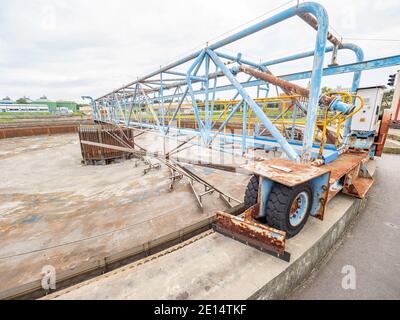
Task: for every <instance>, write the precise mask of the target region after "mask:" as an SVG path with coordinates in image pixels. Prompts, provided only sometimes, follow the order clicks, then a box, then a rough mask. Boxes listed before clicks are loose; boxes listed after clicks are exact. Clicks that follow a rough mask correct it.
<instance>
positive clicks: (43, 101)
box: [32, 96, 57, 112]
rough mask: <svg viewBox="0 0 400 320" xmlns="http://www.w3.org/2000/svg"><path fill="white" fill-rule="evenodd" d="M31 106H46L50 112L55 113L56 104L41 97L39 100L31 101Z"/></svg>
mask: <svg viewBox="0 0 400 320" xmlns="http://www.w3.org/2000/svg"><path fill="white" fill-rule="evenodd" d="M32 104H40V105H46V106H48V107H49V110H50V112H56V111H57V102H55V101H51V100H49V99H47V97H46V96H43V97H41V98H40V99H38V100H35V101H33V102H32Z"/></svg>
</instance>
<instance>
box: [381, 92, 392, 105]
mask: <svg viewBox="0 0 400 320" xmlns="http://www.w3.org/2000/svg"><path fill="white" fill-rule="evenodd" d="M393 96H394V89H392V90H389V91H386V92H385V94H384V95H383V101H382V107H383V109H390V108H391V107H392V102H393Z"/></svg>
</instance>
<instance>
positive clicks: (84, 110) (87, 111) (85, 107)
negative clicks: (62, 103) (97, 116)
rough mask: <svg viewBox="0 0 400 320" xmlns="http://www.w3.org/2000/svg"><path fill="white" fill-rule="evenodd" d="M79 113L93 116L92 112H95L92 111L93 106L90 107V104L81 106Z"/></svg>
mask: <svg viewBox="0 0 400 320" xmlns="http://www.w3.org/2000/svg"><path fill="white" fill-rule="evenodd" d="M78 111H79V112H82V113H83V114H86V115H88V116H90V115H92V112H93V111H92V106H91V105H88V104H83V105H80V106H79V108H78Z"/></svg>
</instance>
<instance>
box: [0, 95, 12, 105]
mask: <svg viewBox="0 0 400 320" xmlns="http://www.w3.org/2000/svg"><path fill="white" fill-rule="evenodd" d="M0 104H7V105H10V104H15V101H12V100H11V98H10V97H5V98H4V99H3V100H0Z"/></svg>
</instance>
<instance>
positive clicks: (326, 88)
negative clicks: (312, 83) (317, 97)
mask: <svg viewBox="0 0 400 320" xmlns="http://www.w3.org/2000/svg"><path fill="white" fill-rule="evenodd" d="M332 91H333V89H331V88H328V87H322V89H321V92H322V94H325V93H328V92H332Z"/></svg>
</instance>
